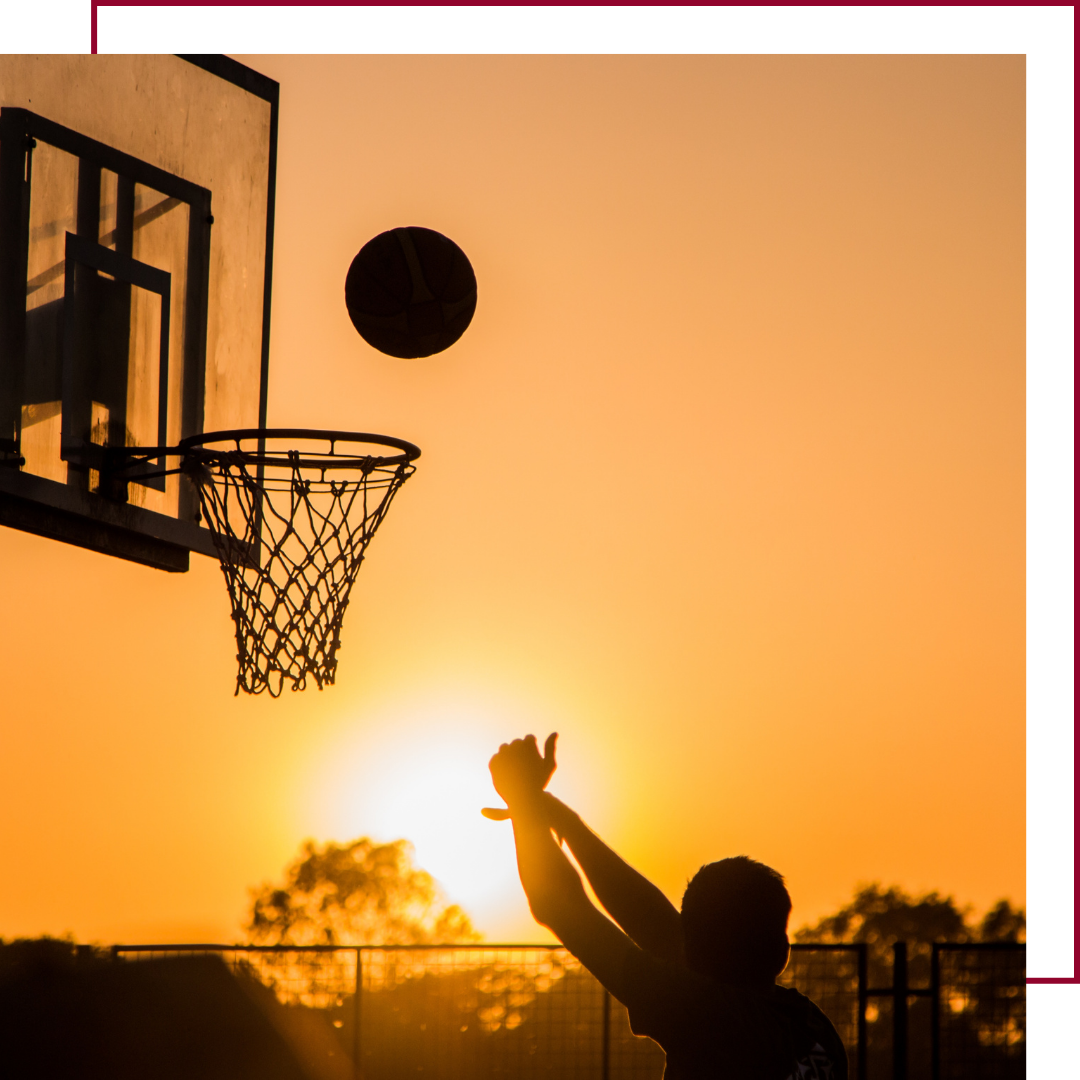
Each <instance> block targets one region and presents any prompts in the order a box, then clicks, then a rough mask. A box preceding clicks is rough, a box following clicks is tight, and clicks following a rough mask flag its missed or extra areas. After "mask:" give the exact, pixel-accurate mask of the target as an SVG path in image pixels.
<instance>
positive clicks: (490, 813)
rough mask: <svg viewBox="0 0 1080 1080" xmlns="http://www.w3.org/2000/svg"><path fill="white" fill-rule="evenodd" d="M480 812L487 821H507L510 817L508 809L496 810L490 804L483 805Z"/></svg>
mask: <svg viewBox="0 0 1080 1080" xmlns="http://www.w3.org/2000/svg"><path fill="white" fill-rule="evenodd" d="M480 813H481V814H483V815H484V817H486V818H487V819H488V821H508V820H509V819H510V811H509V810H497V809H496V808H495V807H492V806H485V807H484V809H483V810H481V811H480Z"/></svg>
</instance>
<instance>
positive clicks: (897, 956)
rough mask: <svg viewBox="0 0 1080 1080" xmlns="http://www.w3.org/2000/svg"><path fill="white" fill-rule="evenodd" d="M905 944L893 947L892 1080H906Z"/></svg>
mask: <svg viewBox="0 0 1080 1080" xmlns="http://www.w3.org/2000/svg"><path fill="white" fill-rule="evenodd" d="M907 983H908V977H907V942H906V941H897V942H896V943H895V944H894V945H893V993H892V998H893V1080H908V984H907Z"/></svg>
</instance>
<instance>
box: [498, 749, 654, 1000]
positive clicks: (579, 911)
mask: <svg viewBox="0 0 1080 1080" xmlns="http://www.w3.org/2000/svg"><path fill="white" fill-rule="evenodd" d="M551 745H552V744H551V740H549V747H550V746H551ZM549 756H550V755H549ZM545 760H546V759H545V758H541V757H540V754H539V751H538V750H537V748H536V740H535V739H534V738H533V737H532V736H529V738H528V739H516V740H515V741H514V742H512V743H509V744H505V743H504V744H503V746H502V747H501V748H500V749H499V752H498V753H497V754H496V755H495V756H494V757H493V758H492V759H491V764H490V768H491V777H492V780H493V781H494V782H495V787H496V789H497V790H498V792H499V794H500V795H501V796H502V797H503V799H505V800H506V805H507V809H508V813H509V816H510V819H511V820H512V821H513V824H514V843H515V846H516V848H517V863H518V874H519V875H520V877H521V885H522V888H523V889H524V890H525V895H526V897H527V898H528V901H529V909H530V910H531V911H532V913H533V917H534V918H535V919H536V921H537V922H539V923H541V924H543V925H544V926H547V927H548V928H549V929H550V930H551V931H552V932H553V933H554V934H555V936H556V937H557V938H558V939H559V940H560V941H561V942H562V943H563V944H564V945H565V946H566V947H567V948H568V949H569V950H570V951H571V952H572V953H573V954H574V955H575V956H576V957H577V958H578V959H579V960H580V961H581V962H582V963H583V964H584V965H585V966H586V967H587V968H588V969H589V970H590V971H591V972H592V973H593V974H594V975H595V976H596V977H597V978H598V979H599V980H600V982H601V983H603V984H604V986H606V987H607V988H608V989H609V990H610V991H611V992H612V993H613V994H614V995H615V996H616V997H618V998H620V1000H621V999H622V996H623V993H624V989H625V988H624V987H623V986H622V981H623V978H624V976H623V971H624V969H625V966H626V959H627V955H628V953H629V952H630V951H631V950H633V948H634V945H633V943H632V942H631V941H630V939H629V938H628V937H627V936H626V935H625V934H623V933H622V931H621V930H619V928H618V927H617V926H615V924H614V923H612V922H611V921H610V920H609V919H607V918H605V916H604V915H603V914H602V913H601V912H600V911H598V910H597V909H596V908H595V907H594V906H593V904H592V902H591V901H590V900H589V898H588V896H587V895H586V893H585V889H584V887H583V886H582V884H581V878H580V877H579V876H578V873H577V871H576V870H575V869H574V867H573V866H572V865H571V864H570V860H569V859H568V858H567V857H566V855H565V854H564V853H563V851H562V848H561V847H560V846H559V845H558V843H556V841H555V838H554V837H553V836H552V835H551V825H550V823H549V821H548V817H547V805H546V803H545V800H544V797H543V796H544V793H543V786H542V785H543V784H544V783H546V782H547V778H548V777H550V775H551V772H550V770H549V771H548V772H547V774H546V776H544V775H543V767H542V763H543V762H544V761H545ZM552 768H554V764H553V759H552ZM488 816H493V815H491V814H489V815H488ZM499 816H503V815H502V814H500V815H499Z"/></svg>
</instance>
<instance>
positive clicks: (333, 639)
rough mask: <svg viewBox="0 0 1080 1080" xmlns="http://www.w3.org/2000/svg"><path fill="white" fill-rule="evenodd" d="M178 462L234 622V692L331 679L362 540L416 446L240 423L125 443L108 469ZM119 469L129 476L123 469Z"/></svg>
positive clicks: (406, 471) (409, 466) (274, 691)
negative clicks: (143, 443) (142, 443)
mask: <svg viewBox="0 0 1080 1080" xmlns="http://www.w3.org/2000/svg"><path fill="white" fill-rule="evenodd" d="M170 456H172V457H179V458H180V464H179V467H178V468H176V469H170V470H168V473H176V472H180V473H183V474H184V476H186V477H187V478H188V479H189V480H190V481H191V483H192V484H193V486H194V488H195V490H196V491H197V492H198V499H199V506H200V512H201V518H202V523H203V525H204V526H205V527H206V528H207V529H208V530H209V531H210V533H211V535H212V537H213V541H214V546H215V548H216V550H217V553H218V557H219V560H220V562H221V569H222V573H223V574H224V575H225V582H226V585H227V586H228V589H229V599H230V601H231V603H232V615H233V621H234V623H235V624H236V645H237V654H236V659H237V663H238V665H239V669H238V673H237V680H236V690H237V693H239V692H240V690H244V691H246V692H247V693H249V694H258V693H261V692H262V691H263V690H266V691H268V692H269V693H270V695H271V696H272V697H277V696H278V694H280V693H281V691H282V689H283V688H284V686H285V685H286V684H289V685H290V686H291V688H292V689H293V690H302V689H304V687H305V686H306V684H307V679H308V677H309V676H310V677H311V678H312V679H314V681H315V683H316V684H317V685H318V687H319V689H320V690H321V689H322V688H323V687H324V686H328V685H331V684H333V682H334V678H335V674H336V671H337V652H338V649H339V647H340V644H341V640H340V634H341V623H342V619H343V617H344V614H345V609H346V607H347V606H348V603H349V593H350V590H351V589H352V585H353V583H354V581H355V580H356V575H357V573H358V572H359V570H360V564H361V563H362V562H363V560H364V556H365V554H366V551H367V545H368V544H369V543H370V541H371V538H372V537H373V536H374V535H375V531H376V530H377V529H378V527H379V525H380V524H381V523H382V521H383V518H384V517H385V516H386V512H387V510H388V509H389V507H390V503H391V501H392V500H393V498H394V496H395V495H396V494H397V492H398V490H399V489H400V488H401V485H402V484H404V483H405V481H406V480H407V479H408V478H409V477H410V476H411V475H412V474H413V472H414V471H415V466H414V464H413V462H415V461H416V459H417V458H418V457H419V456H420V449H419V447H417V446H415V445H414V444H413V443H410V442H406V441H405V440H404V439H397V438H394V437H392V436H389V435H374V434H372V433H370V432H359V431H326V430H321V429H319V430H315V429H307V428H242V429H237V430H234V431H214V432H207V433H205V434H200V435H193V436H191V437H189V438H187V439H183V440H181V442H180V444H179V445H178V446H175V447H125V448H123V451H122V453H120V452H118V453H117V454H115V455H114V461H115V464H114V466H113V468H112V470H111V472H110V476H111V477H112V479H113V482H114V484H116V485H117V486H119V485H122V483H123V477H124V474H125V471H129V470H131V469H136V470H138V469H140V468H144V467H145V464H146V463H147V462H149V461H153V460H160V459H161V458H163V457H170ZM129 474H130V473H129Z"/></svg>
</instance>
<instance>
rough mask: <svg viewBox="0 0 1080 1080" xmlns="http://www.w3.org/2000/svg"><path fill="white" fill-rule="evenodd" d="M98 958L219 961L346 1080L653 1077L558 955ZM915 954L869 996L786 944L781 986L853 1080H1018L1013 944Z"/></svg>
mask: <svg viewBox="0 0 1080 1080" xmlns="http://www.w3.org/2000/svg"><path fill="white" fill-rule="evenodd" d="M112 952H113V954H114V955H115V956H117V957H123V958H126V959H129V960H138V959H143V960H146V959H154V958H165V957H176V956H183V955H189V956H190V955H193V954H213V955H218V956H220V957H221V958H222V959H223V960H224V961H225V963H226V964H228V965H229V967H230V968H232V969H233V970H234V971H236V972H238V973H243V974H245V975H246V976H248V977H251V978H253V979H255V980H257V981H258V982H259V983H261V984H263V985H264V986H266V987H269V988H270V989H271V990H272V991H273V992H274V994H275V996H276V997H277V999H278V1001H279V1002H281V1003H282V1004H283V1005H285V1006H286V1007H287V1008H289V1009H290V1010H294V1011H296V1012H302V1013H303V1014H304V1015H305V1016H307V1017H309V1018H310V1017H312V1016H314V1017H317V1018H318V1019H319V1021H320V1022H321V1023H322V1024H323V1025H324V1026H326V1027H327V1028H329V1029H330V1030H332V1031H333V1033H334V1035H335V1040H331V1041H333V1042H334V1045H335V1046H336V1047H338V1048H339V1050H340V1054H341V1060H342V1063H344V1062H345V1061H346V1060H347V1065H346V1064H343V1065H342V1067H343V1068H345V1069H346V1073H347V1074H348V1075H351V1076H352V1077H353V1078H354V1080H360V1078H361V1077H363V1078H364V1080H404V1078H405V1077H409V1078H415V1077H417V1076H421V1077H424V1076H426V1077H431V1078H435V1080H453V1078H458V1077H467V1078H469V1080H485V1078H488V1077H491V1078H493V1080H494V1078H502V1077H506V1078H510V1077H513V1078H515V1080H531V1078H533V1077H547V1076H551V1077H555V1076H557V1077H560V1078H565V1080H659V1078H660V1077H661V1076H662V1074H663V1070H664V1055H663V1052H662V1051H661V1050H660V1048H659V1047H658V1046H657V1045H656V1044H655V1043H653V1042H652V1041H651V1040H650V1039H644V1038H638V1037H636V1036H634V1035H633V1033H632V1032H631V1031H630V1025H629V1020H628V1018H627V1014H626V1010H625V1009H624V1008H623V1006H622V1005H621V1004H619V1002H617V1001H615V1000H614V999H613V998H612V997H611V996H610V995H609V994H608V993H607V991H606V990H605V989H604V988H603V987H602V986H601V985H600V984H599V983H598V982H597V981H596V979H594V978H593V976H592V975H590V974H589V972H588V971H586V970H585V969H584V968H583V967H582V966H581V964H580V963H579V962H578V961H577V960H576V959H575V958H574V957H573V956H572V955H571V954H570V953H569V952H567V950H565V949H563V948H561V947H559V946H544V945H397V946H394V945H362V946H338V945H312V946H275V945H263V946H258V945H218V944H202V945H199V944H196V945H117V946H114V947H113V950H112ZM928 959H929V960H930V969H931V970H930V980H929V984H928V985H925V986H911V985H909V982H908V966H907V951H906V946H904V945H903V943H899V947H898V948H897V950H896V951H895V953H894V963H893V971H892V975H893V978H892V985H891V986H881V987H878V988H876V989H875V988H871V987H870V986H869V984H868V976H867V971H868V954H867V946H866V945H862V944H839V945H835V944H828V945H826V944H798V945H793V946H792V955H791V961H790V963H789V964H788V967H787V969H786V970H785V972H784V974H783V976H782V977H781V980H780V981H781V982H782V983H783V984H785V985H788V986H794V987H795V988H796V989H798V990H801V991H802V992H803V993H805V994H806V995H807V996H809V997H811V998H812V999H813V1000H814V1001H815V1002H817V1004H818V1005H819V1007H820V1008H821V1009H822V1011H823V1012H825V1014H826V1015H827V1016H828V1017H829V1018H830V1020H832V1022H833V1024H834V1025H835V1026H836V1029H837V1031H838V1032H839V1034H840V1036H841V1038H842V1039H843V1040H844V1044H845V1046H846V1047H847V1048H848V1058H849V1062H848V1064H849V1070H848V1072H849V1076H850V1077H851V1078H852V1080H868V1078H869V1080H879V1078H880V1080H886V1078H890V1080H916V1078H917V1077H925V1078H926V1080H954V1078H956V1080H959V1078H960V1077H974V1076H977V1077H980V1078H986V1080H1016V1078H1018V1077H1022V1076H1023V1065H1024V947H1023V945H1004V946H986V945H940V944H939V945H935V946H934V947H933V950H932V956H930V957H929V958H928ZM871 998H875V999H877V1000H879V1001H882V1009H880V1010H879V1009H878V1008H877V1006H875V1005H873V1004H872V1003H871ZM923 998H928V999H930V1001H929V1002H928V1004H929V1005H931V1007H932V1008H931V1011H930V1023H929V1025H928V1027H929V1031H928V1032H927V1033H926V1039H925V1040H924V1041H925V1042H926V1048H925V1049H926V1052H925V1053H924V1052H923V1050H922V1049H921V1044H919V1045H918V1046H915V1043H918V1039H919V1038H921V1037H922V1036H921V1034H920V1033H921V1032H922V1030H923V1029H922V1027H921V1026H920V1015H917V1014H916V1013H913V1014H912V1017H911V1021H912V1023H911V1024H910V1025H909V1016H908V1006H909V1001H916V1002H917V1001H918V1000H920V999H923ZM890 1016H891V1021H892V1022H891V1024H890V1023H889V1022H888V1021H889V1019H890ZM912 1039H914V1042H913V1046H915V1052H914V1053H909V1045H908V1044H909V1041H911V1040H912ZM875 1048H876V1049H875ZM890 1059H891V1061H890ZM346 1073H342V1075H346Z"/></svg>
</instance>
